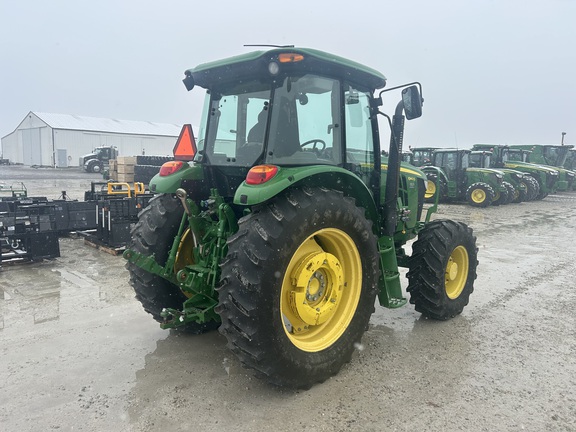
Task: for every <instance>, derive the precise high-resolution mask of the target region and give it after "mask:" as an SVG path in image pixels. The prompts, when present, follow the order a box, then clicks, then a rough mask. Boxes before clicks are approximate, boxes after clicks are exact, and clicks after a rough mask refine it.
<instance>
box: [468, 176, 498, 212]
mask: <svg viewBox="0 0 576 432" xmlns="http://www.w3.org/2000/svg"><path fill="white" fill-rule="evenodd" d="M494 196H495V193H494V189H492V187H491V186H490V185H489V184H487V183H483V182H478V183H473V184H471V185H470V186H469V187H468V189H467V190H466V201H467V202H468V204H470V205H471V206H472V207H488V206H489V205H490V204H491V203H492V202H493V201H494Z"/></svg>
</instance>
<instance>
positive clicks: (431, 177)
mask: <svg viewBox="0 0 576 432" xmlns="http://www.w3.org/2000/svg"><path fill="white" fill-rule="evenodd" d="M426 177H427V179H428V182H427V186H426V192H425V193H424V202H426V203H435V202H436V195H437V194H439V195H440V199H439V200H438V202H442V200H443V199H444V197H445V196H446V189H447V186H446V183H444V181H443V180H441V179H440V180H439V179H438V176H437V175H436V174H427V175H426Z"/></svg>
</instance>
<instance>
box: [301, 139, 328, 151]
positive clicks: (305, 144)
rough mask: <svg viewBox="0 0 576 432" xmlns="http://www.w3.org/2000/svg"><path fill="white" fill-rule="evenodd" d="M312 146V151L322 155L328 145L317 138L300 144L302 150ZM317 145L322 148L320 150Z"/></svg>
mask: <svg viewBox="0 0 576 432" xmlns="http://www.w3.org/2000/svg"><path fill="white" fill-rule="evenodd" d="M310 144H312V150H313V151H314V152H316V153H320V152H321V151H322V150H324V149H325V148H326V143H325V142H324V141H322V140H321V139H318V138H315V139H311V140H308V141H306V142H305V143H302V144H300V148H304V147H305V146H307V145H310ZM317 144H321V145H322V148H320V149H319V148H318V146H317Z"/></svg>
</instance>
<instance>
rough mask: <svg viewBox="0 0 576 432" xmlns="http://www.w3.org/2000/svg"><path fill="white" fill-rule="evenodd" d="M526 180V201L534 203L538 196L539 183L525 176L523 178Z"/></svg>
mask: <svg viewBox="0 0 576 432" xmlns="http://www.w3.org/2000/svg"><path fill="white" fill-rule="evenodd" d="M525 180H526V187H527V189H526V191H527V192H526V200H527V201H534V200H535V199H536V198H537V197H538V194H539V193H540V183H538V181H537V180H536V179H535V178H534V177H530V176H527V177H525Z"/></svg>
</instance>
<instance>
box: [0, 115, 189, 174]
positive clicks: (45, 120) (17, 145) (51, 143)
mask: <svg viewBox="0 0 576 432" xmlns="http://www.w3.org/2000/svg"><path fill="white" fill-rule="evenodd" d="M180 129H181V126H180V125H176V124H167V123H153V122H145V121H131V120H116V119H107V118H95V117H84V116H77V115H71V114H51V113H39V112H34V111H31V112H29V113H28V114H27V115H26V117H25V118H24V119H23V120H22V121H21V122H20V124H19V125H18V127H17V128H16V129H15V130H14V132H12V133H11V134H8V135H6V136H5V137H3V138H2V155H3V156H2V157H3V158H4V159H9V160H10V162H11V163H19V164H24V165H29V166H32V165H40V166H51V167H58V168H65V167H71V166H78V165H79V159H80V156H82V155H85V154H88V153H91V152H92V150H93V149H94V148H96V147H100V146H114V147H117V149H118V154H119V155H120V156H136V155H141V154H147V155H156V156H171V155H172V150H173V148H174V144H175V143H176V139H177V138H178V135H179V134H180Z"/></svg>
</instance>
